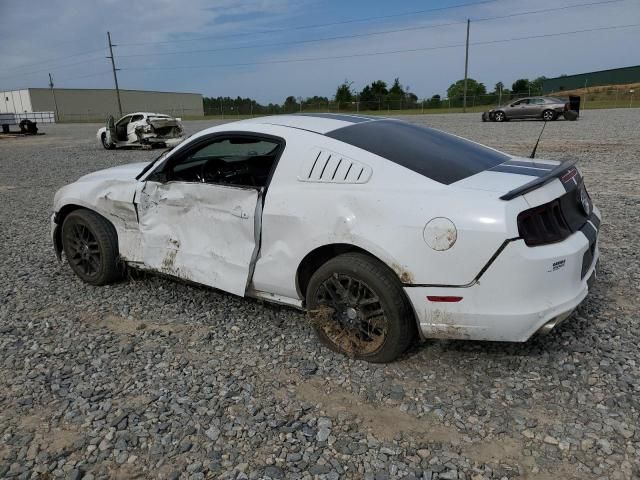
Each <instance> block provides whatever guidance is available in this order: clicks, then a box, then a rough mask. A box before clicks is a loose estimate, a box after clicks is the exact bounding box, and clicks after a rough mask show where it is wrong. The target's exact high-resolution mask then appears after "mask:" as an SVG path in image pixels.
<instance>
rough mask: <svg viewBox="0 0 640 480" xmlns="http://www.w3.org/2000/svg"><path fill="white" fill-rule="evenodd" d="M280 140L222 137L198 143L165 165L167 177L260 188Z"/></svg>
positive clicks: (272, 164) (266, 177)
mask: <svg viewBox="0 0 640 480" xmlns="http://www.w3.org/2000/svg"><path fill="white" fill-rule="evenodd" d="M281 151H282V143H280V142H279V141H277V140H274V139H266V138H258V137H237V136H233V137H224V138H216V139H215V140H213V141H211V142H209V143H207V144H205V145H203V146H200V147H199V148H197V149H196V150H192V151H191V152H188V154H187V155H186V156H184V157H182V158H181V159H179V160H178V161H177V162H171V165H168V168H167V180H168V181H183V182H199V183H209V184H221V185H234V186H240V187H250V188H256V187H257V188H262V187H265V186H266V185H267V181H268V179H269V176H270V174H271V171H272V169H273V167H274V165H275V163H276V160H277V158H278V157H279V155H280V153H281Z"/></svg>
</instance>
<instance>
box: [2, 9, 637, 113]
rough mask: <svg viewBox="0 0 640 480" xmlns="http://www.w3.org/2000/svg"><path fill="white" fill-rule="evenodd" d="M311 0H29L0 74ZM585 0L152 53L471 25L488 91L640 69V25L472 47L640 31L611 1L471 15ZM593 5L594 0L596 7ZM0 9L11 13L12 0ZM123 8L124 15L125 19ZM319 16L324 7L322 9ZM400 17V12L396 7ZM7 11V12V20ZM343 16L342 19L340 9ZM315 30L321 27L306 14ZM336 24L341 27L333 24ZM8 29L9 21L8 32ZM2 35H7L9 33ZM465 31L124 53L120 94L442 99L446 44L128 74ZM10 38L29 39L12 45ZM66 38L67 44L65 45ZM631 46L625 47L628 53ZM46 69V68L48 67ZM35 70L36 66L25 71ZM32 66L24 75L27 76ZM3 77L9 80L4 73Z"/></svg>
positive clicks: (453, 71)
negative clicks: (380, 90)
mask: <svg viewBox="0 0 640 480" xmlns="http://www.w3.org/2000/svg"><path fill="white" fill-rule="evenodd" d="M314 1H315V0H307V1H306V2H291V1H290V0H289V1H288V0H262V1H261V0H247V1H244V2H242V3H238V2H236V1H232V0H221V1H218V2H215V6H214V7H211V5H212V2H208V1H206V0H194V1H192V2H189V4H188V8H187V7H185V6H184V4H183V2H176V1H175V0H162V1H158V0H157V1H156V2H154V3H153V8H149V4H148V3H147V2H129V3H126V4H125V3H124V2H122V0H119V1H117V2H116V1H110V2H109V3H106V4H105V3H102V4H100V6H94V3H93V2H51V3H47V4H43V5H40V6H39V7H38V8H37V9H32V10H34V12H30V11H28V10H29V9H26V8H25V7H24V4H22V3H19V2H18V3H16V4H13V2H12V4H11V5H14V6H12V7H10V8H9V9H8V10H9V11H8V14H5V15H3V17H2V18H3V20H0V22H3V23H2V25H0V31H2V34H1V35H2V36H3V37H4V38H5V39H9V40H8V41H6V40H5V41H4V42H3V44H4V47H0V64H2V65H3V66H4V67H5V68H3V71H7V72H9V71H11V69H12V68H13V67H16V66H17V65H20V64H25V63H33V62H37V61H39V60H44V59H47V58H57V57H60V56H64V55H65V53H66V52H70V53H73V52H77V51H82V50H90V49H92V48H98V49H101V48H103V47H104V45H105V42H106V39H105V38H104V37H105V31H106V30H107V29H110V30H111V31H112V33H113V36H114V40H115V41H116V43H120V44H125V43H126V44H131V43H134V44H135V43H137V42H145V43H146V42H165V41H168V40H174V39H177V38H185V36H186V37H188V36H193V37H200V36H209V35H212V34H215V35H224V34H235V33H241V32H249V31H259V30H262V29H269V28H272V25H273V24H274V23H275V22H277V24H278V25H286V24H287V21H289V22H290V23H291V24H292V25H299V20H298V17H297V16H296V15H298V14H299V13H300V12H305V10H309V12H312V11H314V10H313V8H315V7H314V3H313V2H314ZM587 1H589V0H574V1H573V2H571V3H568V2H567V3H564V2H563V3H561V4H559V2H557V1H554V0H540V1H538V2H537V3H535V4H531V3H529V4H522V2H518V1H515V0H506V1H501V2H496V3H492V4H486V5H480V6H476V7H473V8H470V7H468V8H464V9H455V10H448V11H443V12H440V13H438V14H432V15H416V16H415V17H413V18H412V17H398V18H395V19H392V20H390V21H385V22H375V23H373V24H372V23H362V24H361V23H354V24H347V25H343V26H341V27H334V28H330V29H309V30H308V31H305V30H294V31H291V32H288V33H284V34H277V35H244V36H238V37H233V38H228V39H224V40H213V39H212V40H210V41H207V42H175V43H167V44H162V45H159V46H158V47H156V48H155V50H156V51H176V50H191V49H201V48H217V47H220V46H225V45H226V46H230V45H246V44H260V43H261V42H262V44H265V43H272V42H277V41H282V40H285V41H286V40H295V39H309V38H320V37H325V36H333V35H344V34H350V33H353V34H356V33H366V32H374V31H380V30H389V29H395V28H406V27H411V26H418V25H424V24H430V23H431V24H433V23H449V22H452V21H460V20H462V21H463V20H464V19H465V18H466V16H467V15H468V16H470V17H471V19H472V24H471V42H472V46H471V49H470V62H469V74H470V76H471V77H473V78H475V79H477V80H479V81H482V82H483V83H485V84H486V85H487V87H488V88H492V87H493V85H494V84H495V83H496V82H498V81H503V82H504V83H505V84H506V85H507V86H509V85H510V84H511V82H513V81H514V80H515V79H517V78H521V77H529V78H533V77H536V76H538V75H546V76H554V75H559V74H561V73H578V72H582V71H590V70H597V69H603V68H613V67H618V66H627V65H635V64H638V63H640V50H638V49H637V48H629V47H630V46H631V45H637V44H638V40H639V39H640V29H639V28H637V27H636V28H630V29H625V30H608V31H601V32H594V33H583V34H577V35H567V36H560V37H549V38H542V39H532V40H523V41H513V42H508V43H500V44H493V45H473V43H475V42H481V41H490V40H494V39H508V38H516V37H523V36H529V35H541V34H546V33H556V32H563V31H571V30H580V29H588V28H597V27H601V26H607V25H618V24H628V23H634V22H636V23H637V19H638V18H640V4H639V3H638V2H636V1H628V0H627V1H623V2H616V3H611V4H608V5H601V6H591V7H583V8H580V7H576V8H572V9H567V10H562V11H558V12H550V13H542V14H531V15H525V16H517V17H513V18H508V19H502V20H493V21H486V22H479V21H475V20H474V19H478V18H484V17H491V16H499V15H505V14H509V13H516V12H523V11H532V10H541V9H547V8H557V7H559V6H562V5H571V4H576V3H580V2H587ZM591 1H594V0H591ZM4 5H9V4H7V3H5V4H4ZM123 5H126V8H127V9H128V13H127V14H125V12H124V11H123ZM318 8H320V7H318ZM398 10H400V9H399V8H398ZM3 13H4V12H3ZM336 15H337V13H336ZM309 18H310V19H311V20H307V22H309V23H314V21H313V15H310V16H309ZM334 18H335V20H341V19H340V18H339V17H337V16H336V17H334ZM5 23H6V24H7V25H5ZM25 25H41V28H39V29H36V30H29V29H26V31H27V32H29V33H28V34H27V35H26V37H27V38H28V40H27V41H25V40H24V38H25V34H24V32H25V29H24V26H25ZM5 27H7V28H5ZM465 28H466V26H465V25H464V24H460V25H455V26H448V27H441V28H432V29H425V30H413V31H406V32H399V33H394V34H388V35H376V36H368V37H362V38H351V39H342V40H334V41H327V42H321V43H320V42H319V43H309V44H304V45H291V46H281V47H270V48H268V47H264V48H260V49H254V50H229V51H227V52H211V53H200V54H191V55H185V56H167V57H135V58H133V57H132V58H124V57H120V58H118V57H117V60H118V63H119V64H120V65H121V66H122V67H123V71H122V72H121V74H120V76H121V84H122V86H123V87H124V88H141V89H157V90H185V91H196V92H201V93H203V94H206V95H212V96H218V95H223V96H227V95H228V96H232V97H235V96H238V95H240V96H250V97H253V98H257V99H258V100H259V101H262V102H269V101H272V102H281V101H283V99H284V98H285V97H286V96H288V95H294V96H303V97H307V96H312V95H316V94H317V95H325V96H331V95H333V93H334V91H335V88H336V86H337V85H338V84H339V83H340V82H342V81H343V80H344V79H345V78H348V79H350V80H352V81H354V82H355V83H354V87H356V88H357V89H361V88H362V87H363V86H364V85H365V84H367V83H370V82H371V81H373V80H376V79H383V80H386V81H387V82H391V81H393V78H395V77H400V79H401V81H402V83H403V84H405V85H409V86H410V87H411V89H412V90H413V91H414V92H416V93H417V94H418V95H419V96H420V97H423V96H425V97H428V96H431V95H432V94H435V93H439V94H444V93H445V91H446V88H447V86H448V85H449V84H450V83H452V82H454V81H455V80H457V79H459V78H462V76H463V74H464V48H462V47H459V48H451V49H442V50H432V51H424V52H416V53H400V54H395V55H381V56H375V57H358V58H351V59H333V60H318V61H314V62H301V63H286V64H271V65H252V66H246V67H233V68H217V69H185V70H146V71H142V70H139V71H136V70H132V69H131V70H127V67H134V66H137V67H140V66H152V67H161V66H176V65H194V64H195V65H213V64H228V63H244V62H247V63H251V62H264V61H273V60H281V59H298V58H309V57H326V56H339V55H351V54H358V53H363V52H374V51H391V50H401V49H412V48H424V47H432V46H440V45H449V44H461V43H464V37H465ZM14 39H22V41H17V40H14ZM62 42H66V43H65V44H64V45H65V46H64V48H61V47H60V46H59V45H60V44H61V43H62ZM625 45H626V46H627V47H625ZM149 48H150V47H148V46H146V47H143V46H140V47H135V46H129V45H127V46H124V45H123V46H121V47H118V48H117V55H116V56H118V55H125V54H127V53H128V54H131V53H138V52H145V51H149ZM92 55H93V56H95V57H98V58H96V60H95V62H94V63H88V64H84V65H78V66H69V67H62V68H58V69H57V70H56V69H53V71H54V74H55V75H56V76H58V78H60V79H64V81H63V82H58V84H59V85H60V86H76V87H81V86H100V87H111V86H112V83H111V82H112V79H111V75H110V73H107V74H105V75H102V76H98V77H85V78H78V79H77V80H75V81H74V80H73V76H78V77H84V76H85V75H91V74H93V73H96V72H100V71H106V72H108V68H109V65H108V63H107V61H106V59H105V60H104V63H101V60H102V59H101V58H99V57H103V56H104V51H103V50H101V51H100V52H96V53H93V54H89V55H87V57H80V58H75V59H69V60H66V61H65V62H68V63H71V62H74V60H82V59H84V58H90V57H91V56H92ZM47 65H49V64H43V66H42V68H46V67H47ZM29 68H30V69H34V70H35V69H38V66H35V67H33V66H32V67H29ZM29 68H25V69H23V70H21V71H29ZM0 76H3V75H2V73H0ZM45 76H46V72H43V73H42V74H34V75H31V76H28V77H24V78H13V79H11V80H9V79H7V80H3V79H0V86H4V87H8V88H11V87H18V86H32V85H33V83H34V82H35V81H38V82H40V83H39V84H40V85H41V84H42V82H43V81H44V77H45Z"/></svg>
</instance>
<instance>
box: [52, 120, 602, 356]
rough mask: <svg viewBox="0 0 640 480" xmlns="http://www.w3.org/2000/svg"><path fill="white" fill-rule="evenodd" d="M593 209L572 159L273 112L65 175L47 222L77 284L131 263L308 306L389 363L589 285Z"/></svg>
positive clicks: (549, 323)
mask: <svg viewBox="0 0 640 480" xmlns="http://www.w3.org/2000/svg"><path fill="white" fill-rule="evenodd" d="M599 225H600V214H599V212H598V210H597V209H595V208H594V207H593V205H592V202H591V199H590V197H589V195H588V194H587V192H586V190H585V187H584V184H583V180H582V177H581V175H580V173H579V171H578V169H577V168H576V167H575V166H574V165H572V164H569V163H560V162H557V161H550V160H531V159H528V158H519V157H513V156H511V155H507V154H505V153H501V152H499V151H497V150H493V149H491V148H488V147H485V146H482V145H480V144H477V143H474V142H471V141H468V140H465V139H462V138H460V137H457V136H454V135H450V134H447V133H443V132H441V131H438V130H433V129H431V128H426V127H421V126H416V125H413V124H409V123H405V122H401V121H398V120H392V119H385V118H370V117H365V116H359V115H332V114H310V115H283V116H274V117H262V118H257V119H252V120H245V121H240V122H235V123H229V124H225V125H221V126H216V127H213V128H209V129H206V130H204V131H202V132H200V133H198V134H196V135H193V136H192V137H191V138H189V139H188V140H187V141H185V142H183V143H181V144H180V145H178V146H177V147H175V148H174V149H173V150H170V151H168V152H165V153H163V154H162V155H160V156H159V157H158V158H157V159H156V160H155V161H153V162H151V163H136V164H129V165H124V166H120V167H115V168H110V169H107V170H102V171H99V172H95V173H92V174H89V175H85V176H84V177H82V178H80V179H79V180H78V181H76V182H75V183H72V184H70V185H67V186H65V187H63V188H62V189H60V190H59V191H58V192H57V194H56V196H55V201H54V214H53V218H52V236H53V242H54V245H55V249H56V252H57V254H58V256H59V257H60V256H61V254H62V252H63V251H64V253H65V256H66V258H67V260H68V262H69V264H70V265H71V268H72V269H73V271H74V272H75V273H76V274H77V275H78V276H79V277H80V278H81V279H82V280H84V281H85V282H88V283H90V284H93V285H103V284H106V283H109V282H113V281H116V280H117V279H119V278H120V277H121V275H122V272H123V268H122V267H123V266H124V265H128V266H130V267H134V268H140V269H145V270H151V271H156V272H161V273H163V274H167V275H170V276H174V277H178V278H182V279H185V280H189V281H192V282H196V283H200V284H204V285H209V286H211V287H215V288H218V289H220V290H224V291H226V292H230V293H233V294H235V295H240V296H249V297H255V298H260V299H264V300H269V301H273V302H278V303H282V304H287V305H292V306H295V307H299V308H306V309H307V311H308V312H309V314H310V316H311V318H312V320H313V322H312V323H313V325H314V328H315V330H316V331H317V333H318V335H319V337H320V339H321V340H322V341H323V342H324V343H325V344H327V345H328V346H329V347H330V348H333V349H334V350H336V351H340V352H343V353H347V354H349V355H352V356H354V357H356V358H361V359H365V360H369V361H374V362H386V361H391V360H393V359H395V358H396V357H397V356H398V355H400V354H401V353H402V352H403V351H404V350H405V349H406V348H407V347H408V345H409V344H410V343H411V342H412V340H414V339H415V338H416V337H418V336H420V337H422V338H448V339H473V340H503V341H516V342H522V341H526V340H527V339H528V338H530V337H531V336H532V335H533V334H535V333H536V332H546V331H549V330H551V329H552V328H553V327H554V326H555V325H557V324H558V323H559V322H560V321H562V320H564V319H565V318H566V317H568V316H569V315H570V313H571V312H572V311H573V310H574V309H575V308H576V307H577V305H578V304H579V303H580V302H581V301H582V300H583V299H584V298H585V296H586V295H587V291H588V289H589V286H590V285H591V283H592V280H593V279H594V278H595V267H596V263H597V260H598V256H599V253H598V245H597V236H598V228H599Z"/></svg>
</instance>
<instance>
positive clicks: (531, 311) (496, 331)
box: [405, 227, 600, 342]
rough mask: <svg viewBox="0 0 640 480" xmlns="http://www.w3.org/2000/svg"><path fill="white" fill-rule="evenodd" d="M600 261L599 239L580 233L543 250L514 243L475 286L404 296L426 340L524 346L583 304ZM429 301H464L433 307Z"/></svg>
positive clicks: (423, 289)
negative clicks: (540, 332) (429, 297)
mask: <svg viewBox="0 0 640 480" xmlns="http://www.w3.org/2000/svg"><path fill="white" fill-rule="evenodd" d="M594 230H595V227H594ZM599 256H600V253H599V250H598V245H597V233H596V234H595V235H593V236H591V238H588V237H587V235H585V234H584V233H583V232H582V231H578V232H576V233H574V234H573V235H571V236H570V237H568V238H567V239H566V240H564V241H562V242H559V243H555V244H551V245H544V246H539V247H527V246H526V245H525V243H524V241H522V240H515V241H512V242H510V243H509V244H508V245H507V247H506V248H505V249H504V250H503V251H502V252H501V253H500V255H499V256H498V257H497V258H496V260H495V261H494V262H493V264H492V265H491V266H490V267H489V269H488V270H487V271H486V272H485V273H484V274H483V275H482V277H481V278H480V279H479V280H478V281H477V282H475V283H473V284H472V285H471V286H468V287H430V286H411V287H405V292H406V294H407V296H408V298H409V299H410V302H411V304H412V305H413V308H414V311H415V313H416V316H417V318H418V321H419V324H420V330H421V334H422V336H423V337H425V338H450V339H468V340H493V341H510V342H524V341H526V340H528V339H529V338H530V337H531V336H532V335H534V334H535V333H536V332H538V331H543V332H544V331H545V330H550V328H553V327H555V326H556V325H557V324H559V323H560V322H561V321H563V320H564V319H566V318H567V317H568V316H569V315H570V314H571V312H573V310H574V309H575V308H576V307H577V306H578V305H579V304H580V303H581V302H582V301H583V300H584V299H585V297H586V296H587V293H588V291H589V288H590V285H591V284H592V283H593V281H594V279H595V275H596V273H595V272H596V264H597V262H598V259H599ZM585 259H587V260H588V262H589V263H588V265H586V266H585V265H584V263H585ZM428 296H435V297H462V300H460V301H458V302H432V301H429V300H428V299H427V297H428ZM545 326H546V327H545ZM541 329H542V330H541Z"/></svg>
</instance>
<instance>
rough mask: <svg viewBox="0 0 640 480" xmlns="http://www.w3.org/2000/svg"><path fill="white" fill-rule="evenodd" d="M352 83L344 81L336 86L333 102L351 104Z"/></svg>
mask: <svg viewBox="0 0 640 480" xmlns="http://www.w3.org/2000/svg"><path fill="white" fill-rule="evenodd" d="M351 85H353V82H350V81H349V80H345V81H344V82H342V84H340V85H339V86H338V88H337V89H336V94H335V97H334V99H335V101H336V102H338V103H350V102H353V91H352V90H351Z"/></svg>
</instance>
